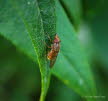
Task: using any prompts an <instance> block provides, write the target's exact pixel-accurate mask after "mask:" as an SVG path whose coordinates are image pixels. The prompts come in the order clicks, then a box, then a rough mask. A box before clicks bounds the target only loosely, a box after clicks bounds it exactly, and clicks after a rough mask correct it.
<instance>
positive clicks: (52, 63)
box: [50, 56, 57, 68]
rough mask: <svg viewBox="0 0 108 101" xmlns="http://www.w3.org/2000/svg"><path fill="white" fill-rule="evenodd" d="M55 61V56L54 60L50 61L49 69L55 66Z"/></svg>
mask: <svg viewBox="0 0 108 101" xmlns="http://www.w3.org/2000/svg"><path fill="white" fill-rule="evenodd" d="M56 59H57V56H56V57H55V58H54V59H52V60H50V67H51V68H52V67H53V65H54V64H55V62H56Z"/></svg>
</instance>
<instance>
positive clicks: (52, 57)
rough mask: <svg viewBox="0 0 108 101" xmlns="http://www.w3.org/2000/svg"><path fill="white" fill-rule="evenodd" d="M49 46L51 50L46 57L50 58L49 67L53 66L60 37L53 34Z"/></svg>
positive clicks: (58, 48)
mask: <svg viewBox="0 0 108 101" xmlns="http://www.w3.org/2000/svg"><path fill="white" fill-rule="evenodd" d="M50 48H51V50H50V51H49V52H48V54H47V58H48V60H50V67H53V65H54V63H55V61H56V58H57V55H58V53H59V50H60V39H59V37H58V35H57V34H56V35H55V37H54V40H53V42H52V44H51V47H50Z"/></svg>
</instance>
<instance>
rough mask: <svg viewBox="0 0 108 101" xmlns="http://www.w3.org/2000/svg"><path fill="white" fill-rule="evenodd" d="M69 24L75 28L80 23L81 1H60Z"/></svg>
mask: <svg viewBox="0 0 108 101" xmlns="http://www.w3.org/2000/svg"><path fill="white" fill-rule="evenodd" d="M60 1H61V3H62V5H63V6H64V9H65V10H66V13H67V15H68V16H69V18H70V20H71V22H72V23H73V24H75V27H76V28H77V27H78V26H79V24H80V22H81V17H82V5H81V0H60Z"/></svg>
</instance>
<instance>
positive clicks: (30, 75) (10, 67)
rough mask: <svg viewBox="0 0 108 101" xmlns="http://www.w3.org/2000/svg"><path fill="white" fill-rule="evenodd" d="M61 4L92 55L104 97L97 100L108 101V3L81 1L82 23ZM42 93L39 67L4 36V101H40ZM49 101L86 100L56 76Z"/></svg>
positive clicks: (0, 71) (0, 43) (0, 56)
mask: <svg viewBox="0 0 108 101" xmlns="http://www.w3.org/2000/svg"><path fill="white" fill-rule="evenodd" d="M60 1H61V4H62V6H63V7H64V9H65V12H66V13H67V15H68V17H69V18H70V21H71V22H73V24H74V27H75V28H76V30H77V33H78V37H79V40H80V41H81V43H82V44H83V46H84V47H85V49H86V52H87V53H88V56H89V62H90V63H91V67H92V71H93V74H94V77H95V82H96V86H97V90H98V96H104V97H103V98H102V97H99V98H97V99H96V100H97V101H108V98H107V97H108V0H81V5H80V6H81V7H82V11H81V12H82V15H81V16H80V18H79V19H80V23H79V21H78V22H76V21H75V20H76V18H73V19H72V18H71V14H70V10H69V7H68V4H65V2H62V1H63V0H60ZM73 2H74V0H73ZM78 5H79V4H78ZM77 19H78V18H77ZM78 23H79V24H78ZM76 26H77V27H76ZM40 92H41V79H40V71H39V68H38V64H36V63H35V62H33V61H32V60H31V59H29V58H28V57H27V56H26V55H25V54H24V53H22V52H21V51H20V50H19V49H17V48H16V47H15V46H14V45H13V44H12V43H11V42H10V41H8V40H7V39H5V38H4V37H2V36H0V101H39V97H40ZM46 101H84V99H83V98H82V97H80V96H79V95H78V94H76V93H75V92H74V91H72V90H71V89H70V88H68V87H67V86H66V85H64V84H63V83H62V82H61V81H60V80H58V79H57V78H56V77H54V76H52V79H51V84H50V87H49V91H48V94H47V97H46Z"/></svg>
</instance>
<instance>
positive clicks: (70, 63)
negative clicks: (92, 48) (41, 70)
mask: <svg viewBox="0 0 108 101" xmlns="http://www.w3.org/2000/svg"><path fill="white" fill-rule="evenodd" d="M56 5H57V7H56V13H57V32H58V33H59V36H60V38H61V51H60V54H59V55H58V59H57V62H56V64H55V67H54V69H53V71H52V72H53V74H54V75H56V76H57V77H58V78H59V79H61V80H62V81H63V82H64V83H65V84H67V85H68V86H69V87H71V88H72V89H74V90H75V91H76V92H77V93H78V94H80V95H81V96H90V95H91V96H94V95H95V94H96V88H95V84H94V80H93V77H92V76H93V75H92V73H91V70H90V65H89V63H88V61H87V56H86V53H85V52H84V49H83V48H82V47H81V45H80V42H79V40H78V38H77V37H78V36H77V35H76V32H75V31H74V29H73V26H72V25H71V23H70V22H69V20H68V18H67V16H66V14H65V13H64V11H63V8H62V7H61V5H60V4H59V3H58V2H57V3H56ZM92 101H93V99H92Z"/></svg>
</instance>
